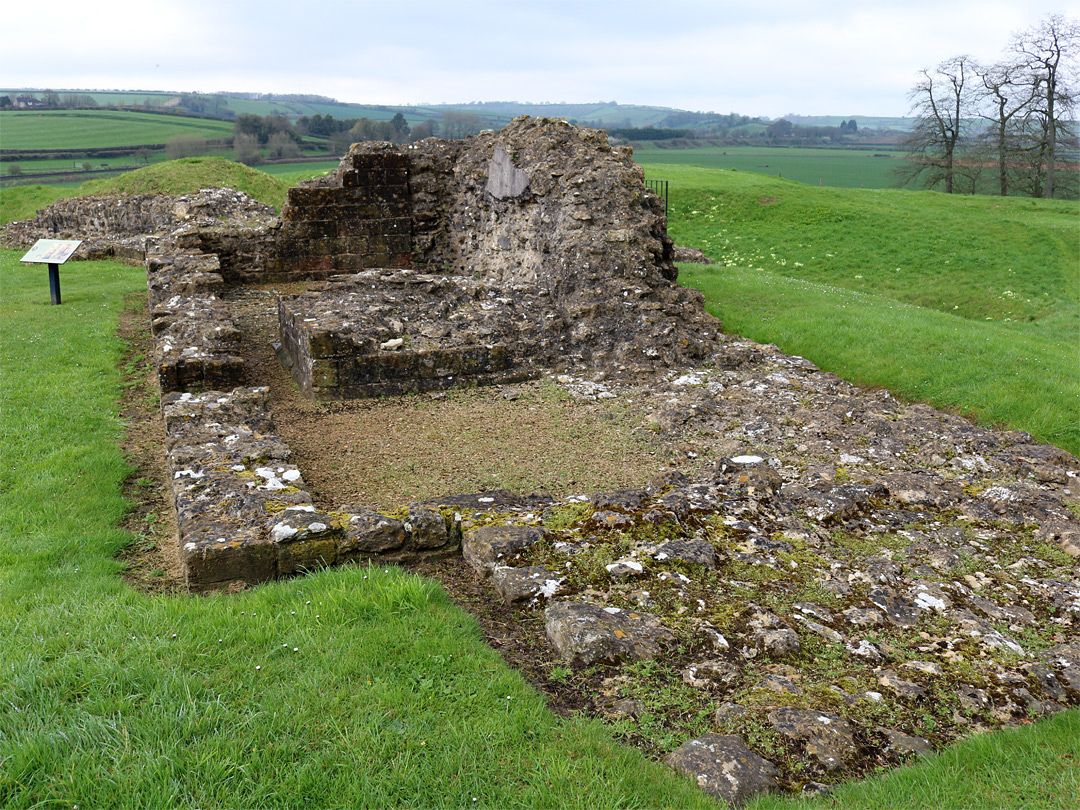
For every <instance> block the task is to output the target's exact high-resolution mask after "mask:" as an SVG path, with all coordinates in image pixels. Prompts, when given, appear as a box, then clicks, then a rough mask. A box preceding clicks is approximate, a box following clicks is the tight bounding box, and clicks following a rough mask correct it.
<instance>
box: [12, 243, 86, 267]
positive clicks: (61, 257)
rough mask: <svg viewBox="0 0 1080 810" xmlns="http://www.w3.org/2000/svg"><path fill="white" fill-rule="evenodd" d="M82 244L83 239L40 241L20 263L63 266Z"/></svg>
mask: <svg viewBox="0 0 1080 810" xmlns="http://www.w3.org/2000/svg"><path fill="white" fill-rule="evenodd" d="M81 244H82V240H81V239H39V240H38V241H37V242H35V243H34V246H33V247H32V248H30V250H28V251H27V252H26V255H25V256H23V257H22V258H21V259H19V261H21V262H30V263H33V264H63V263H64V262H66V261H67V260H68V259H70V258H71V254H72V253H74V252H75V250H76V248H78V247H79V245H81Z"/></svg>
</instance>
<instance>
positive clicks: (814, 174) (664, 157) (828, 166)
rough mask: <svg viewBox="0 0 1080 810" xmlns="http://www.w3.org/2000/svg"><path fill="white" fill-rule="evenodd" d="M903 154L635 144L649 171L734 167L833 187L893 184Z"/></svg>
mask: <svg viewBox="0 0 1080 810" xmlns="http://www.w3.org/2000/svg"><path fill="white" fill-rule="evenodd" d="M900 157H901V154H900V153H899V152H895V151H892V150H891V149H889V148H887V147H882V148H881V149H880V150H873V151H868V150H863V149H811V148H809V147H797V146H792V147H781V146H699V147H695V148H693V149H664V148H662V147H655V146H649V147H634V160H635V161H637V162H638V163H640V164H642V165H643V166H647V167H650V169H649V174H650V176H652V175H654V174H655V175H656V176H657V177H660V178H664V177H667V175H665V174H663V173H662V172H660V171H659V170H653V169H652V168H651V166H652V164H664V165H671V166H676V165H677V166H700V167H706V168H711V169H736V170H738V171H742V172H753V173H754V174H763V175H768V176H770V177H777V178H780V177H782V178H783V179H785V180H795V181H797V182H799V183H805V184H807V185H812V186H817V185H819V184H820V185H822V186H830V187H834V188H891V187H892V186H893V185H895V183H894V180H893V174H892V170H893V168H894V167H895V166H896V165H897V164H898V161H899V159H900Z"/></svg>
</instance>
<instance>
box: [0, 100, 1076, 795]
mask: <svg viewBox="0 0 1080 810" xmlns="http://www.w3.org/2000/svg"><path fill="white" fill-rule="evenodd" d="M642 179H643V178H642V173H641V170H640V168H639V167H637V166H635V165H634V164H633V162H632V160H631V156H630V152H629V150H626V149H620V148H612V147H611V146H609V145H608V143H607V140H606V138H605V137H604V135H603V133H600V132H596V131H592V130H585V129H578V128H575V127H571V126H569V125H568V124H566V123H564V122H556V121H546V120H533V119H519V120H516V121H515V122H513V123H512V124H511V125H510V126H508V127H507V128H506V129H504V130H503V131H501V132H499V133H483V134H481V135H479V136H475V137H473V138H470V139H468V140H466V141H464V142H446V141H438V140H428V141H422V142H420V143H417V144H411V145H408V146H402V147H393V146H390V145H387V144H361V145H356V146H354V147H353V148H352V149H351V150H350V152H349V154H348V155H347V156H346V158H345V159H344V160H343V161H342V163H341V166H340V167H339V169H338V170H336V171H335V172H333V173H332V174H331V175H330V176H328V177H326V178H321V179H319V180H317V181H313V182H310V183H307V184H304V185H301V186H300V187H297V188H295V189H292V190H291V191H290V193H289V203H288V204H287V205H286V207H285V208H284V210H283V211H282V212H281V215H280V217H277V218H275V217H273V216H271V214H270V212H269V211H267V210H265V209H260V208H259V207H258V206H257V205H253V204H252V203H251V202H250V201H247V200H245V199H243V198H242V195H241V196H238V195H236V194H235V193H234V192H225V191H216V192H203V193H200V195H194V196H193V197H185V198H173V199H165V198H162V199H159V200H156V201H154V202H153V203H152V204H146V202H145V201H142V202H131V201H123V200H116V199H110V200H91V201H89V202H83V203H78V202H72V201H63V202H62V203H60V204H57V205H56V206H54V207H52V208H50V209H49V211H47V212H45V213H44V214H43V215H42V216H40V217H39V218H38V219H37V220H35V221H32V222H30V223H23V224H20V225H18V226H16V228H15V229H12V230H10V231H9V234H8V238H9V239H12V238H15V237H13V236H12V234H13V233H14V234H16V237H17V238H18V239H21V240H22V241H24V242H25V241H29V240H31V239H32V238H39V237H40V236H61V237H62V236H67V235H80V236H81V235H84V233H85V231H84V229H85V228H87V227H94V228H97V229H98V230H97V233H98V235H99V236H98V238H96V239H95V240H93V241H92V244H91V247H92V249H93V250H95V251H97V253H98V254H100V253H102V252H108V251H109V250H112V251H114V252H116V253H123V252H125V251H135V252H138V251H139V250H143V251H145V262H146V267H147V278H148V287H149V296H150V299H149V300H150V310H151V319H152V332H153V335H154V341H155V360H156V363H157V367H158V377H159V381H160V384H161V389H162V392H163V397H162V410H163V415H164V418H165V424H166V429H167V437H168V438H167V442H168V448H167V450H168V459H169V465H170V470H171V475H172V481H171V484H172V488H173V497H174V503H175V506H176V511H177V515H178V524H179V533H180V537H179V542H180V544H181V545H180V547H181V557H182V560H183V564H184V566H185V572H186V577H187V583H188V586H189V587H190V588H191V590H193V591H213V590H220V589H224V588H226V587H229V586H230V585H233V584H234V583H237V582H242V583H248V584H255V583H257V582H260V581H265V580H267V579H274V578H278V577H283V576H291V575H294V574H298V573H301V572H303V571H305V570H310V569H314V568H320V567H323V566H327V565H335V564H341V563H348V562H353V561H364V560H377V561H386V562H406V563H408V562H416V561H421V560H426V559H438V558H441V557H447V556H450V555H457V554H459V553H460V554H463V556H464V558H465V560H466V561H467V563H468V564H469V565H470V566H471V567H472V568H473V569H474V570H475V571H476V572H477V573H478V574H479V575H480V576H481V577H483V578H484V580H485V581H486V582H488V583H490V587H491V589H492V591H493V593H494V594H495V595H496V596H497V597H498V598H499V599H501V600H502V601H503V602H505V603H506V604H507V605H511V606H514V609H516V610H522V611H539V612H542V615H543V624H544V627H545V635H546V638H547V640H548V642H549V643H550V644H551V646H552V648H553V650H554V654H555V656H557V657H558V658H559V659H560V660H562V661H563V662H565V663H566V664H567V665H568V666H572V667H574V668H576V669H579V670H583V669H587V668H590V667H606V668H609V669H610V671H611V673H612V677H610V678H607V679H606V680H604V684H603V687H602V692H603V695H604V697H603V698H601V699H598V700H597V703H596V708H597V709H598V710H599V711H601V712H603V713H605V714H609V715H612V716H617V717H621V718H624V719H628V720H631V721H633V720H634V718H640V717H641V716H643V715H644V714H647V713H649V711H650V710H651V709H650V703H649V702H650V700H652V699H653V695H652V694H651V693H652V692H654V691H655V689H653V688H650V686H649V684H647V683H644V682H641V681H636V680H635V679H634V676H633V675H630V674H627V672H628V670H625V669H623V667H624V666H625V665H626V664H628V663H632V662H634V661H641V660H648V659H655V660H658V661H663V662H664V666H667V667H668V668H669V669H670V672H667V675H666V676H665V677H668V678H669V679H670V680H673V681H677V682H680V683H682V684H683V685H684V686H685V687H686V688H687V689H689V690H693V691H694V693H696V694H700V695H702V696H703V697H702V699H703V700H711V701H713V705H715V712H714V713H713V714H712V715H711V722H710V723H709V724H708V728H707V730H706V731H705V733H701V730H700V729H699V730H697V731H695V732H694V733H692V734H691V733H688V734H687V736H688V737H692V739H689V741H688V742H687V743H686V744H685V745H683V746H681V747H680V748H678V749H677V750H675V751H667V752H660V753H662V754H665V755H666V756H665V761H666V762H667V763H668V764H669V765H671V767H674V768H676V769H678V770H680V771H682V772H685V773H688V774H690V775H691V776H692V777H693V778H694V779H695V780H696V781H697V783H698V784H699V785H700V786H701V787H702V788H703V789H705V790H707V791H709V792H710V793H713V794H714V795H716V796H719V797H721V798H723V799H726V800H728V801H730V802H733V803H739V802H742V801H744V800H745V799H747V798H748V797H749V796H751V795H753V794H754V793H756V792H760V791H763V790H773V789H776V788H777V787H778V786H783V787H786V788H788V789H797V788H799V787H803V788H804V789H808V790H817V789H822V788H823V785H824V784H827V783H831V782H834V781H836V780H837V779H838V778H841V777H846V776H851V775H858V774H863V773H866V772H867V771H868V770H869V769H872V768H873V767H875V766H876V764H879V763H892V762H899V761H902V760H904V759H905V758H909V757H911V756H914V755H917V754H919V753H922V752H926V751H929V750H932V748H933V747H937V746H940V745H944V744H946V743H948V742H949V741H950V740H951V739H953V738H954V737H955V736H957V735H958V734H961V733H965V732H968V731H972V730H980V729H984V728H993V727H996V726H999V725H1003V724H1008V723H1011V722H1016V721H1017V720H1021V719H1026V718H1029V717H1035V716H1041V715H1046V714H1050V713H1053V712H1056V711H1059V710H1061V709H1062V708H1063V707H1065V706H1070V705H1073V706H1075V705H1078V704H1080V639H1078V635H1077V632H1076V627H1077V622H1078V621H1080V572H1078V570H1077V559H1078V558H1080V500H1078V497H1077V496H1078V492H1080V483H1078V479H1077V476H1078V467H1080V463H1078V462H1077V460H1076V459H1075V458H1074V457H1072V456H1071V455H1070V454H1068V453H1065V452H1064V451H1061V450H1059V449H1058V448H1054V447H1050V446H1046V445H1039V444H1037V443H1036V442H1035V441H1034V440H1033V438H1032V437H1031V436H1029V435H1028V434H1025V433H1021V432H1018V431H1011V432H995V431H991V430H987V429H982V428H977V427H975V426H973V425H971V423H969V422H967V421H966V420H964V419H961V418H959V417H955V416H950V415H946V414H942V413H938V412H936V411H934V410H933V409H931V408H928V407H926V406H923V405H905V404H903V403H899V402H897V401H896V400H894V399H893V398H891V397H890V396H889V395H888V394H887V393H886V392H878V393H866V392H861V391H859V390H857V389H856V388H855V387H854V386H851V385H850V384H848V383H846V382H844V381H842V380H840V379H839V378H837V377H836V376H835V375H831V374H826V373H823V372H821V371H820V370H818V369H817V368H816V367H815V366H814V365H813V364H812V363H810V362H808V361H806V360H803V359H801V358H793V357H789V356H786V355H783V354H782V353H781V352H779V351H778V350H777V349H776V348H775V347H771V346H759V345H756V344H753V343H751V342H749V341H744V340H741V339H739V338H737V337H732V336H726V335H723V334H722V333H721V332H720V330H719V324H718V322H717V321H716V320H715V319H713V318H711V317H710V316H709V315H708V314H706V313H705V312H704V309H703V307H702V302H701V297H700V295H699V294H698V293H696V292H694V291H691V290H686V289H683V288H681V287H679V286H678V285H677V284H675V277H676V270H675V267H674V264H673V262H672V257H673V247H672V244H671V241H670V239H669V238H668V237H667V234H666V219H665V212H664V209H663V205H662V203H661V202H660V200H659V199H658V198H657V197H656V196H655V195H653V194H651V193H650V192H649V191H648V190H646V189H645V187H644V184H643V182H642ZM129 209H130V210H129ZM141 209H145V210H141ZM125 210H126V211H128V213H123V212H124V211H125ZM103 212H110V213H108V214H105V213H103ZM268 280H305V281H309V282H311V283H309V284H308V288H307V290H306V291H305V292H303V293H300V294H297V295H290V296H281V297H280V299H279V301H278V324H279V334H280V339H279V347H278V355H279V357H280V358H281V360H282V362H283V363H284V364H285V365H286V366H287V367H288V368H290V370H291V372H292V374H293V376H294V377H295V379H296V381H297V384H298V385H299V387H300V388H301V390H302V391H304V392H305V393H307V394H308V395H310V396H312V397H316V398H320V399H334V398H349V397H371V396H382V395H393V394H401V393H412V392H422V391H435V390H440V389H445V388H448V387H452V386H461V385H474V384H494V383H505V382H509V381H517V380H525V379H529V378H532V377H536V376H538V375H541V374H554V375H557V379H558V380H559V384H560V385H562V386H563V387H564V388H566V389H567V390H568V391H570V392H571V394H572V395H574V396H578V397H597V396H600V397H617V396H628V395H629V394H631V393H632V395H633V398H634V400H635V401H636V402H639V403H643V404H642V409H643V410H642V413H643V416H644V419H645V422H646V424H647V425H648V426H649V428H650V429H651V430H653V431H654V432H655V434H656V435H657V437H658V438H660V439H661V440H663V441H664V442H666V443H667V444H668V445H669V446H672V447H675V448H679V449H680V452H682V453H683V454H684V457H691V456H693V455H698V456H704V457H706V458H709V459H710V460H711V461H710V463H709V464H707V465H705V466H704V468H703V472H702V473H701V474H700V475H699V476H698V477H697V478H696V479H694V480H691V479H689V478H688V477H686V476H685V475H682V474H680V473H677V472H672V471H669V472H665V473H661V474H659V475H658V476H657V477H656V478H655V479H654V480H652V481H651V482H648V483H647V484H646V485H644V486H642V487H641V488H635V489H628V490H622V491H619V492H611V493H594V494H592V495H588V496H572V497H569V498H564V499H561V500H555V499H552V498H550V497H546V496H529V497H523V496H518V495H514V494H512V493H507V492H487V493H476V494H461V495H448V496H445V497H442V498H436V499H433V500H430V501H427V502H423V503H413V504H406V505H402V507H401V509H399V510H397V511H395V512H392V513H380V512H377V511H372V510H365V509H358V508H354V507H351V506H348V505H340V504H316V503H314V502H313V499H312V498H311V496H310V495H309V494H308V493H307V491H306V488H305V484H304V481H303V476H302V471H301V470H299V469H298V468H297V467H296V466H295V465H294V464H292V463H291V462H290V451H289V448H288V446H287V445H286V443H285V442H284V441H282V440H281V439H280V437H278V436H277V435H276V433H275V430H274V426H273V421H272V418H271V413H270V408H269V398H268V390H267V389H266V388H263V387H259V386H258V383H259V380H256V379H251V378H250V373H249V371H248V369H247V368H246V365H245V360H244V358H243V357H242V355H241V353H240V349H239V346H240V342H239V338H240V332H239V329H238V327H237V325H236V322H235V321H234V319H233V317H232V314H231V311H230V308H229V304H228V302H227V301H226V300H223V298H222V294H223V292H224V291H225V290H226V289H227V288H229V287H230V286H234V285H238V284H245V283H253V282H258V281H268ZM680 650H681V651H680ZM665 671H666V670H665ZM928 715H933V717H934V718H936V720H937V721H938V723H939V725H938V731H937V732H932V731H930V730H927V729H928V728H929V727H928V726H926V725H925V724H924V719H925V717H926V716H928ZM942 725H947V726H948V731H946V730H943V729H942ZM763 729H764V731H763ZM762 734H765V735H766V738H767V739H770V740H772V742H771V743H770V745H771V747H772V750H774V751H775V750H776V748H777V746H779V747H780V749H781V750H783V751H784V752H785V754H784V756H783V757H777V756H776V755H775V754H773V753H770V752H769V750H767V749H763V748H762V747H761V745H759V744H754V745H749V744H748V740H749V741H752V740H755V739H757V740H760V739H762ZM755 748H756V750H755ZM770 758H771V760H772V761H770Z"/></svg>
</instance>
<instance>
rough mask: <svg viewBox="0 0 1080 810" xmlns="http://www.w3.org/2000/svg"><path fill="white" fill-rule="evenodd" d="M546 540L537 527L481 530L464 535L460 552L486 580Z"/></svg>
mask: <svg viewBox="0 0 1080 810" xmlns="http://www.w3.org/2000/svg"><path fill="white" fill-rule="evenodd" d="M546 536H547V531H546V530H545V529H543V528H540V527H537V526H481V527H480V528H478V529H472V530H470V531H467V532H465V536H464V537H463V538H462V541H461V550H462V554H463V555H464V557H465V560H466V561H467V562H468V563H469V565H471V566H472V567H473V569H475V570H476V572H477V573H479V574H483V575H485V576H486V575H488V574H490V573H491V572H492V570H494V568H495V567H496V566H497V565H508V564H510V563H511V562H512V561H513V560H514V559H515V555H516V554H518V553H519V552H521V551H524V550H525V549H527V548H528V547H529V546H531V545H533V544H534V543H539V542H540V541H541V540H543V539H544V538H545V537H546Z"/></svg>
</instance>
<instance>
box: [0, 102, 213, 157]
mask: <svg viewBox="0 0 1080 810" xmlns="http://www.w3.org/2000/svg"><path fill="white" fill-rule="evenodd" d="M0 132H2V133H3V136H2V137H3V142H4V149H100V148H103V147H109V146H140V145H142V144H156V143H167V142H168V141H169V139H170V138H173V137H175V136H177V135H194V136H195V137H198V138H207V139H210V138H231V137H232V134H233V125H232V122H230V121H215V120H213V119H209V118H189V117H186V116H181V115H159V114H155V113H144V112H131V111H126V110H41V111H14V110H4V111H2V112H0Z"/></svg>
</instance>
